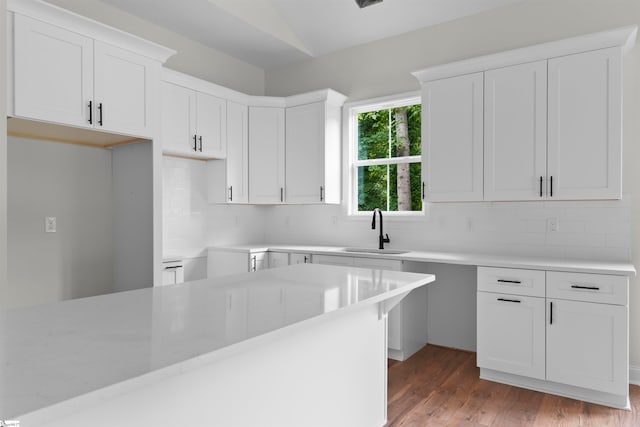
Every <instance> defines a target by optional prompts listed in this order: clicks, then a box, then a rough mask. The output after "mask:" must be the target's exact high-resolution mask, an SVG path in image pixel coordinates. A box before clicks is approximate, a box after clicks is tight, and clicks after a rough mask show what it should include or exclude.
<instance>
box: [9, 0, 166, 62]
mask: <svg viewBox="0 0 640 427" xmlns="http://www.w3.org/2000/svg"><path fill="white" fill-rule="evenodd" d="M7 11H8V12H13V13H18V14H21V15H26V16H29V17H31V18H34V19H38V20H40V21H44V22H47V23H49V24H52V25H56V26H59V27H62V28H65V29H67V30H71V31H75V32H77V33H79V34H82V35H85V36H87V37H91V38H93V39H95V40H99V41H102V42H104V43H108V44H111V45H114V46H119V47H123V48H126V49H127V50H130V51H132V52H134V53H137V54H139V55H143V56H146V57H148V58H151V59H154V60H156V61H158V62H160V63H164V62H166V61H167V59H169V57H171V56H173V55H175V54H176V51H175V50H173V49H169V48H167V47H165V46H162V45H159V44H157V43H154V42H152V41H149V40H145V39H143V38H141V37H138V36H135V35H132V34H129V33H127V32H125V31H122V30H118V29H116V28H113V27H110V26H108V25H105V24H103V23H101V22H98V21H95V20H93V19H90V18H87V17H85V16H82V15H79V14H77V13H74V12H70V11H68V10H66V9H63V8H61V7H58V6H55V5H52V4H49V3H46V2H43V1H41V0H7Z"/></svg>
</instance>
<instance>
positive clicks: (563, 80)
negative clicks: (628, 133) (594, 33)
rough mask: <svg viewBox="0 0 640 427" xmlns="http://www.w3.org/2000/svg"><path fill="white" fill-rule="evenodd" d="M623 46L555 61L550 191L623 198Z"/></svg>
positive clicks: (563, 194)
mask: <svg viewBox="0 0 640 427" xmlns="http://www.w3.org/2000/svg"><path fill="white" fill-rule="evenodd" d="M621 62H622V60H621V51H620V49H619V48H610V49H603V50H596V51H592V52H586V53H580V54H576V55H569V56H564V57H559V58H555V59H550V60H549V89H548V90H549V94H548V96H549V107H548V108H549V129H548V171H549V196H550V197H551V198H553V199H563V200H566V199H607V198H609V199H613V198H616V199H619V198H620V197H621V184H622V166H621V165H622V112H621V110H622V67H621Z"/></svg>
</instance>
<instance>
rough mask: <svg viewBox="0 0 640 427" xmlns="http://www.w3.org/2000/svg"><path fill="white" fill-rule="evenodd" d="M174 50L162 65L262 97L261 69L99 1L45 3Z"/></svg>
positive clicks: (262, 73)
mask: <svg viewBox="0 0 640 427" xmlns="http://www.w3.org/2000/svg"><path fill="white" fill-rule="evenodd" d="M46 1H47V2H48V3H51V4H54V5H56V6H60V7H62V8H64V9H67V10H70V11H73V12H76V13H78V14H80V15H83V16H86V17H89V18H91V19H94V20H96V21H99V22H102V23H104V24H107V25H110V26H112V27H115V28H118V29H121V30H123V31H126V32H128V33H131V34H135V35H137V36H140V37H142V38H145V39H147V40H151V41H154V42H156V43H159V44H161V45H163V46H166V47H169V48H171V49H174V50H176V51H177V54H176V55H174V56H173V57H171V58H169V60H168V61H167V63H166V64H165V66H166V67H167V68H171V69H174V70H177V71H181V72H183V73H187V74H190V75H192V76H196V77H199V78H202V79H204V80H209V81H211V82H214V83H217V84H220V85H222V86H226V87H229V88H232V89H235V90H238V91H240V92H245V93H248V94H251V95H263V94H264V70H262V69H261V68H259V67H256V66H254V65H251V64H248V63H246V62H243V61H240V60H238V59H236V58H233V57H231V56H229V55H227V54H225V53H223V52H220V51H217V50H214V49H211V48H209V47H206V46H205V45H203V44H201V43H198V42H196V41H193V40H190V39H188V38H186V37H183V36H180V35H178V34H176V33H174V32H172V31H169V30H167V29H165V28H162V27H160V26H157V25H155V24H152V23H150V22H148V21H145V20H143V19H140V18H138V17H136V16H133V15H131V14H128V13H126V12H123V11H121V10H119V9H116V8H114V7H112V6H110V5H108V4H106V3H103V2H101V1H99V0H82V1H78V0H46Z"/></svg>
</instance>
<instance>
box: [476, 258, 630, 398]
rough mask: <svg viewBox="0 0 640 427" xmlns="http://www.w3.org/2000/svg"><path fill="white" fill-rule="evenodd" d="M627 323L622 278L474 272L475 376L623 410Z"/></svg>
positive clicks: (502, 270)
mask: <svg viewBox="0 0 640 427" xmlns="http://www.w3.org/2000/svg"><path fill="white" fill-rule="evenodd" d="M540 274H544V278H545V280H544V281H541V280H540V279H539V276H540ZM535 276H537V277H538V279H537V280H535V279H534V280H533V281H532V280H531V278H532V277H535ZM531 283H537V285H536V284H534V285H533V286H531ZM504 285H507V286H508V287H509V293H500V292H497V291H496V290H497V289H500V288H498V287H499V286H504ZM518 286H523V287H522V292H518V289H517V287H518ZM531 294H533V296H531ZM628 319H629V309H628V278H627V277H625V276H613V275H604V274H585V273H572V272H556V271H546V272H543V271H533V270H516V269H506V268H491V267H478V323H477V326H478V343H477V348H478V355H477V363H478V366H479V367H480V368H481V372H480V375H481V377H482V378H485V379H490V380H495V381H499V382H505V383H509V384H514V385H519V386H523V387H528V388H532V389H537V390H542V391H546V392H551V393H556V394H560V395H565V396H569V397H575V398H577V399H581V400H586V401H591V402H595V403H600V404H605V405H609V406H614V407H627V406H628V404H629V402H628V394H629V344H628V340H629V320H628Z"/></svg>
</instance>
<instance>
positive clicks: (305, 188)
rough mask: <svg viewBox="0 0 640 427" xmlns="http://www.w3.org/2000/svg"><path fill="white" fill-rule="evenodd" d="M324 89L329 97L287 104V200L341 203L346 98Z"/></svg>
mask: <svg viewBox="0 0 640 427" xmlns="http://www.w3.org/2000/svg"><path fill="white" fill-rule="evenodd" d="M323 92H325V93H326V98H327V99H326V100H323V101H319V102H313V103H309V104H304V105H296V106H291V107H287V111H286V161H285V164H286V173H285V176H286V185H285V189H286V201H287V203H340V176H341V169H340V168H341V166H340V159H341V155H340V154H341V153H340V151H341V145H340V135H341V129H340V124H341V106H342V103H343V102H344V99H345V97H344V96H342V95H340V94H338V93H337V92H334V91H323ZM292 98H293V97H292Z"/></svg>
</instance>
